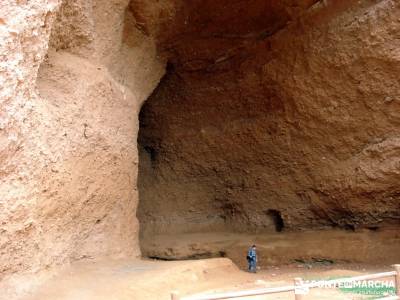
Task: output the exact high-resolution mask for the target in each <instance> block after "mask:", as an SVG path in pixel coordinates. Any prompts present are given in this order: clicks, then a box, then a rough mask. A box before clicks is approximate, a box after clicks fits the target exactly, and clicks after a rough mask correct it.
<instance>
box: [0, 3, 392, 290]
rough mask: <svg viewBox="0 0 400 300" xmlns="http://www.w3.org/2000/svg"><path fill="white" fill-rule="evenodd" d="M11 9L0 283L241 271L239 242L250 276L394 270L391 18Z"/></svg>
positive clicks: (187, 6)
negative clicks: (128, 262)
mask: <svg viewBox="0 0 400 300" xmlns="http://www.w3.org/2000/svg"><path fill="white" fill-rule="evenodd" d="M17 2H18V3H17ZM17 2H16V4H12V5H10V6H9V7H7V12H8V13H7V16H6V17H4V18H3V17H1V18H0V27H1V28H2V29H3V28H4V29H5V31H4V32H6V34H5V35H4V37H3V36H0V38H1V39H0V41H1V42H2V43H0V45H1V47H2V49H3V48H4V49H5V50H4V53H5V54H4V55H3V56H4V57H7V58H8V61H7V62H6V63H4V65H2V67H1V68H2V69H1V74H0V77H1V78H0V79H1V80H2V81H1V82H2V86H4V88H3V89H2V91H0V92H1V93H2V94H1V95H2V100H3V99H4V101H2V102H1V103H2V107H1V108H0V131H1V133H4V137H3V136H2V137H1V142H2V145H1V148H0V168H1V169H0V174H2V178H1V179H2V185H1V187H0V193H1V194H0V196H1V200H2V201H1V202H0V208H1V209H0V220H1V222H0V232H1V233H2V234H1V238H0V249H1V251H0V258H1V259H0V276H1V278H7V280H9V283H10V284H14V283H15V282H17V280H14V279H13V277H14V276H20V275H21V276H22V275H23V274H32V273H33V274H36V273H38V272H41V271H45V270H48V269H51V268H57V267H61V266H65V265H68V264H72V263H74V262H80V261H87V260H91V259H93V260H95V259H100V258H101V259H104V258H113V259H117V258H118V259H125V258H137V259H139V258H144V259H146V258H158V259H163V260H180V259H192V258H207V257H221V256H223V257H228V258H230V259H232V260H233V261H234V262H235V263H236V264H237V265H239V266H243V265H244V264H245V263H246V262H245V260H244V255H243V253H245V251H246V250H247V247H248V246H249V245H252V244H253V243H256V244H257V245H259V246H260V247H259V248H258V249H260V250H259V251H260V253H261V256H263V257H265V258H266V259H265V261H264V262H263V261H261V263H265V264H266V265H272V264H276V265H278V264H287V263H291V262H293V261H299V260H301V261H307V260H308V259H311V260H312V259H318V260H329V261H337V260H341V261H355V262H367V263H377V264H381V263H394V262H396V260H398V259H399V256H398V253H399V251H398V250H399V246H400V242H399V238H400V237H399V234H398V228H399V226H400V201H399V200H400V186H399V184H398V182H399V179H400V171H399V165H400V162H399V157H400V146H399V145H400V126H399V125H400V109H399V108H400V100H399V99H400V95H399V90H400V82H399V80H398V74H399V72H400V58H399V55H398V49H399V47H400V45H399V40H400V39H399V38H398V32H400V31H399V27H400V25H399V22H398V20H399V19H400V3H398V1H394V0H362V1H359V0H357V1H356V0H348V1H333V0H332V1H331V0H284V1H277V0H264V1H261V0H247V1H243V0H221V1H215V0H214V1H212V0H204V1H200V0H193V1H183V0H166V1H157V0H151V1H150V0H112V1H106V0H87V1H86V0H54V1H44V0H37V1H33V2H32V1H17ZM3 77H4V78H3ZM3 96H4V97H3ZM3 104H4V105H3ZM177 241H180V243H177ZM303 245H306V246H304V247H303ZM299 249H300V250H301V251H300V250H299ZM21 278H23V277H21ZM1 284H2V283H1ZM1 284H0V287H2V286H1Z"/></svg>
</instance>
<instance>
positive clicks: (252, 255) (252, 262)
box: [247, 245, 257, 273]
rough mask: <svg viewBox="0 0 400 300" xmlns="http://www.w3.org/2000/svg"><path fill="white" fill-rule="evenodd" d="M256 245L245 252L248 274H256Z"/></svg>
mask: <svg viewBox="0 0 400 300" xmlns="http://www.w3.org/2000/svg"><path fill="white" fill-rule="evenodd" d="M256 250H257V249H256V245H253V246H251V247H250V248H249V251H248V252H247V262H248V264H249V272H251V273H256V272H257V251H256Z"/></svg>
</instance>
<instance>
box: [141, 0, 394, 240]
mask: <svg viewBox="0 0 400 300" xmlns="http://www.w3.org/2000/svg"><path fill="white" fill-rule="evenodd" d="M299 16H300V17H299V18H298V19H293V20H292V22H290V23H289V24H287V25H286V27H285V28H284V29H281V30H280V31H278V32H276V33H275V34H273V35H272V36H271V37H268V35H267V36H262V35H260V36H258V35H257V36H254V37H252V36H251V34H247V38H246V39H244V38H243V39H238V40H236V39H235V40H234V43H233V42H232V45H233V44H236V45H237V44H240V43H241V44H240V47H241V48H240V49H239V50H237V51H236V52H234V53H233V54H232V55H229V51H228V50H227V48H223V49H224V50H223V51H222V52H223V53H225V54H226V55H225V56H220V57H219V56H218V55H217V56H214V57H213V58H212V59H211V58H210V57H209V56H207V55H204V53H203V54H202V55H203V56H202V59H203V60H201V63H198V64H196V66H194V64H193V63H192V61H191V60H189V59H188V57H191V56H186V55H185V53H186V52H182V53H181V55H180V56H179V62H176V63H172V64H171V66H170V69H169V71H168V73H167V75H166V77H165V78H164V80H163V81H162V83H161V84H160V86H159V87H158V89H157V90H156V92H155V93H154V94H153V95H152V97H151V98H150V99H149V100H148V101H147V102H146V104H145V106H144V108H143V111H142V115H141V122H142V123H141V124H142V126H141V132H140V138H139V143H140V145H141V149H142V150H141V151H142V152H141V153H142V156H143V159H142V160H141V171H140V172H141V174H142V177H140V181H139V188H140V194H141V203H140V214H139V218H140V219H141V220H143V223H144V225H143V235H144V236H146V235H149V234H151V233H174V232H207V231H210V230H213V231H215V230H228V231H231V230H234V231H244V232H256V231H263V230H266V231H269V230H275V227H276V221H275V222H274V219H273V218H271V215H270V212H271V211H278V212H279V213H280V216H281V217H282V219H283V222H284V226H285V228H286V229H289V230H296V229H300V228H324V227H327V226H339V227H342V228H351V229H353V228H358V227H376V226H378V227H379V226H384V225H388V224H398V220H399V217H400V215H399V198H398V195H399V186H398V179H399V175H400V173H399V168H398V159H397V156H398V147H399V144H398V135H399V120H400V114H399V105H400V102H399V93H398V90H399V88H400V86H399V84H400V83H399V81H398V78H397V77H398V76H397V74H399V71H400V69H399V68H400V60H399V55H398V51H397V49H398V48H399V45H398V40H399V39H398V33H397V32H398V29H399V27H400V23H399V17H400V8H399V4H398V3H397V2H395V1H374V2H371V1H364V2H362V3H355V2H351V1H347V2H346V3H345V2H344V1H343V2H340V1H337V2H334V1H331V2H329V1H328V5H327V6H324V4H323V3H319V4H316V5H314V6H313V7H311V8H308V10H307V11H306V12H303V14H299ZM234 28H235V26H232V28H231V29H232V30H234ZM218 29H220V27H218V28H214V30H215V32H218ZM256 32H258V31H256ZM241 34H242V33H241ZM193 40H194V41H193V43H192V42H188V43H187V44H188V46H187V48H190V47H191V46H190V45H199V44H201V41H200V40H198V39H196V38H194V39H193ZM226 41H228V42H227V43H229V42H231V39H230V38H229V37H226V38H225V39H222V42H221V43H219V44H218V46H220V45H225V44H224V43H225V42H226ZM213 46H214V44H213V43H211V42H210V40H206V44H203V46H202V47H201V46H199V48H200V51H199V53H201V50H204V51H208V50H207V49H211V50H209V51H212V50H213ZM188 51H189V50H188ZM209 53H210V52H208V54H209ZM215 53H216V52H214V54H215ZM199 55H200V54H199ZM182 61H184V62H183V63H180V62H182ZM198 61H199V60H197V62H198Z"/></svg>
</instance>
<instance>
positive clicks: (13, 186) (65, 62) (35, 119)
mask: <svg viewBox="0 0 400 300" xmlns="http://www.w3.org/2000/svg"><path fill="white" fill-rule="evenodd" d="M20 2H22V1H20ZM128 4H129V3H128V1H124V0H122V1H119V0H118V1H64V2H63V3H62V4H61V3H59V1H29V2H26V3H25V4H24V3H18V4H17V3H15V4H14V3H11V2H10V3H8V4H1V5H0V11H1V13H2V14H3V13H4V16H0V17H1V19H0V30H1V55H2V57H3V60H2V65H1V68H2V69H1V71H0V72H1V76H0V78H1V80H2V83H1V89H0V93H1V108H0V113H1V115H0V117H1V119H0V122H1V142H2V144H1V149H0V160H1V167H0V173H1V185H0V195H1V196H0V221H1V222H0V232H1V236H0V276H1V277H0V279H3V278H4V277H7V276H9V275H12V274H15V273H18V272H19V273H21V272H24V271H39V270H42V269H44V268H49V267H52V266H54V265H61V264H65V263H68V262H70V261H76V260H80V259H85V258H94V259H96V258H100V257H113V258H120V257H126V256H138V255H140V253H139V247H138V224H137V219H136V216H135V214H136V206H137V201H138V195H137V189H136V174H137V164H138V155H137V148H136V138H137V131H138V112H139V109H140V106H141V103H142V102H143V101H144V100H145V99H146V97H147V96H148V95H149V94H150V93H151V92H152V90H153V89H154V87H155V86H156V85H157V83H158V81H159V79H160V78H161V76H162V74H163V72H164V64H163V62H162V60H161V59H159V58H158V57H157V54H156V47H155V43H154V41H153V40H152V39H150V38H148V37H145V36H144V35H143V34H142V33H140V32H139V31H138V30H137V29H136V28H135V26H134V23H135V20H134V18H133V15H132V14H131V13H130V12H129V11H128V10H127V7H128ZM53 24H54V27H53V31H52V32H51V36H50V29H51V27H52V25H53ZM46 53H47V54H46ZM39 66H40V70H39ZM2 290H3V291H4V288H2ZM15 290H16V289H14V290H13V291H15Z"/></svg>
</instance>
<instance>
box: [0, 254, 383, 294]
mask: <svg viewBox="0 0 400 300" xmlns="http://www.w3.org/2000/svg"><path fill="white" fill-rule="evenodd" d="M384 270H390V267H388V266H362V265H352V264H346V265H340V264H338V265H336V264H335V265H329V266H326V265H305V264H292V265H287V266H281V267H277V266H270V267H268V268H266V269H261V270H259V271H258V273H257V274H250V273H247V272H245V271H241V270H239V269H238V268H237V267H236V266H235V265H234V264H233V263H232V262H231V261H230V260H229V259H226V258H215V259H205V260H191V261H169V262H167V261H153V260H136V261H118V262H85V263H79V264H75V265H74V266H73V267H71V268H69V269H68V270H65V271H64V272H62V273H61V274H59V275H58V276H56V277H55V278H53V279H51V280H48V281H47V282H46V283H45V284H43V285H42V286H41V287H40V288H39V289H38V290H37V291H36V292H35V293H32V294H31V295H29V296H27V297H24V298H23V299H24V300H50V299H51V300H78V299H79V300H80V299H82V300H83V299H84V300H92V299H93V300H94V299H96V300H103V299H104V300H105V299H107V300H117V299H118V300H125V299H126V300H128V299H129V300H136V299H137V300H145V299H146V300H147V299H154V300H158V299H159V300H167V299H170V293H171V291H179V293H180V295H182V296H183V295H188V294H197V293H210V292H211V293H213V292H221V291H234V290H242V289H254V288H264V287H275V286H284V285H290V284H292V283H293V278H294V277H302V278H304V279H305V280H307V279H308V280H313V279H328V278H330V279H331V278H337V277H346V276H347V277H348V276H354V275H358V274H364V273H373V272H378V271H384ZM0 298H1V295H0ZM1 299H2V298H1ZM8 299H9V298H8ZM242 299H282V300H283V299H285V300H286V299H294V296H293V294H289V293H285V294H276V295H273V296H270V297H266V296H263V297H247V298H242ZM307 299H330V300H332V299H341V300H342V299H371V298H368V297H364V298H363V297H362V296H361V295H359V294H354V293H344V292H343V291H340V290H338V289H314V290H312V292H311V293H310V294H309V295H308V296H307Z"/></svg>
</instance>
